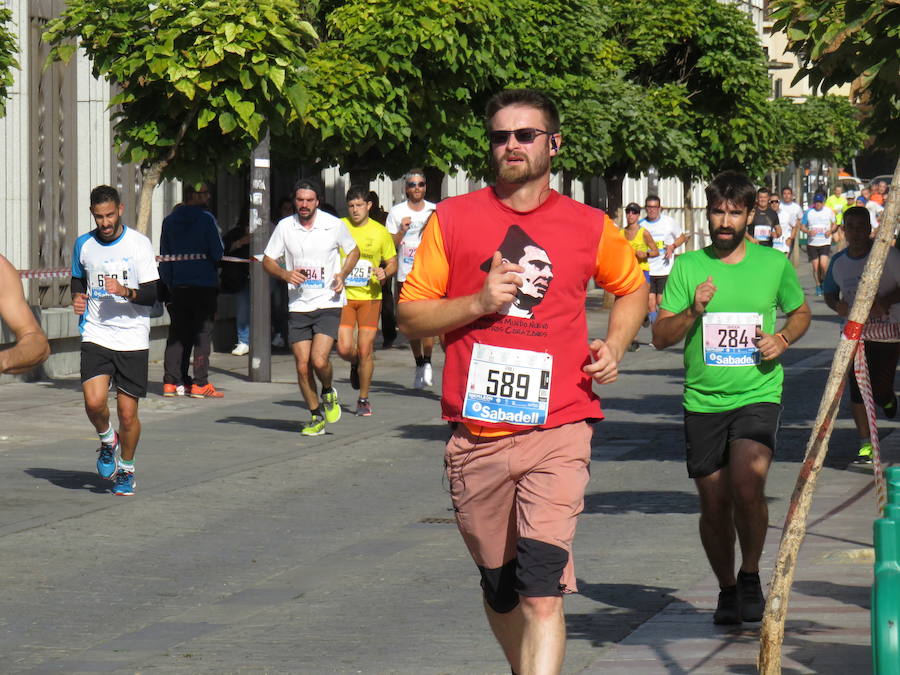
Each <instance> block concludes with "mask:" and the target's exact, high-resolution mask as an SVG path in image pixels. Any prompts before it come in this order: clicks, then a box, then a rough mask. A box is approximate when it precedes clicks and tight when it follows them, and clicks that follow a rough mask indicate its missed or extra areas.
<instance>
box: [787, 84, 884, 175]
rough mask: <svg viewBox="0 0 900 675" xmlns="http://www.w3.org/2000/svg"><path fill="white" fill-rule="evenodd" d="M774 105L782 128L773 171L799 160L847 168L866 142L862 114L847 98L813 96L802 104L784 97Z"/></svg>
mask: <svg viewBox="0 0 900 675" xmlns="http://www.w3.org/2000/svg"><path fill="white" fill-rule="evenodd" d="M772 105H773V107H774V109H775V111H776V117H777V119H778V126H779V134H778V140H777V142H776V143H775V144H774V146H773V152H772V157H771V166H772V168H783V167H785V166H786V165H787V164H788V163H790V162H791V161H792V160H798V159H821V160H825V161H827V162H829V163H831V164H833V165H837V166H847V165H848V164H849V163H850V161H851V160H852V159H853V158H854V157H855V156H856V155H857V153H858V152H859V151H860V150H861V149H862V147H863V144H864V142H865V140H866V136H867V134H866V132H865V131H864V130H863V127H862V123H861V121H860V119H859V117H860V113H859V111H858V110H857V109H856V107H855V106H854V105H853V104H852V103H850V101H849V100H847V99H846V98H845V97H843V96H811V97H810V98H808V99H806V100H805V101H803V102H802V103H795V102H793V101H792V100H790V99H785V98H782V99H777V100H775V101H773V102H772Z"/></svg>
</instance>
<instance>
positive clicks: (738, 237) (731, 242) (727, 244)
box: [709, 227, 747, 253]
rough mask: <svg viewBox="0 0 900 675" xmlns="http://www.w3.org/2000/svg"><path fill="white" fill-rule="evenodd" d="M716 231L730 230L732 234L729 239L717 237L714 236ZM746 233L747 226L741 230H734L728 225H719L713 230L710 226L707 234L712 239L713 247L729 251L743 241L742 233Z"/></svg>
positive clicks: (723, 251)
mask: <svg viewBox="0 0 900 675" xmlns="http://www.w3.org/2000/svg"><path fill="white" fill-rule="evenodd" d="M718 232H730V233H731V234H732V235H733V236H732V237H731V239H719V237H717V236H716V233H718ZM746 233H747V228H743V229H741V230H735V229H733V228H730V227H720V228H718V229H717V230H713V229H712V228H711V227H710V228H709V236H710V238H711V239H712V245H713V247H714V248H715V249H716V250H717V251H721V252H722V253H731V252H732V251H733V250H734V249H736V248H737V247H738V246H740V245H741V242H742V241H744V235H745V234H746Z"/></svg>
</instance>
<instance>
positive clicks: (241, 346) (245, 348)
mask: <svg viewBox="0 0 900 675" xmlns="http://www.w3.org/2000/svg"><path fill="white" fill-rule="evenodd" d="M231 353H232V354H233V355H234V356H246V355H247V354H249V353H250V345H248V344H246V343H244V342H238V343H237V345H235V348H234V349H232V350H231Z"/></svg>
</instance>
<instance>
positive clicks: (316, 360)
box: [312, 354, 329, 370]
mask: <svg viewBox="0 0 900 675" xmlns="http://www.w3.org/2000/svg"><path fill="white" fill-rule="evenodd" d="M328 364H329V361H328V355H327V354H326V355H325V356H313V357H312V365H313V368H315V369H316V370H324V369H325V368H326V367H328Z"/></svg>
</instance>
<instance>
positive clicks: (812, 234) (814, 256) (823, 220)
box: [800, 193, 837, 295]
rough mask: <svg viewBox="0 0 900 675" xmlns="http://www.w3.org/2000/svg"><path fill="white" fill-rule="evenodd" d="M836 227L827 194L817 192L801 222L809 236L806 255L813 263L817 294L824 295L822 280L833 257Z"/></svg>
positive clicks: (801, 227)
mask: <svg viewBox="0 0 900 675" xmlns="http://www.w3.org/2000/svg"><path fill="white" fill-rule="evenodd" d="M836 228H837V220H836V218H835V215H834V211H832V210H831V209H829V208H828V207H827V206H825V195H823V194H821V193H819V194H817V195H816V196H815V197H814V198H813V205H812V208H811V209H809V210H807V212H806V213H804V214H803V220H802V222H801V223H800V229H801V230H802V231H803V232H805V233H806V235H807V237H809V239H808V240H807V242H806V256H807V257H808V258H809V264H810V265H812V271H813V279H815V281H816V295H822V282H823V281H824V280H825V273H826V272H827V271H828V260H829V258H830V257H831V235H832V234H834V231H835V229H836Z"/></svg>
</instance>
